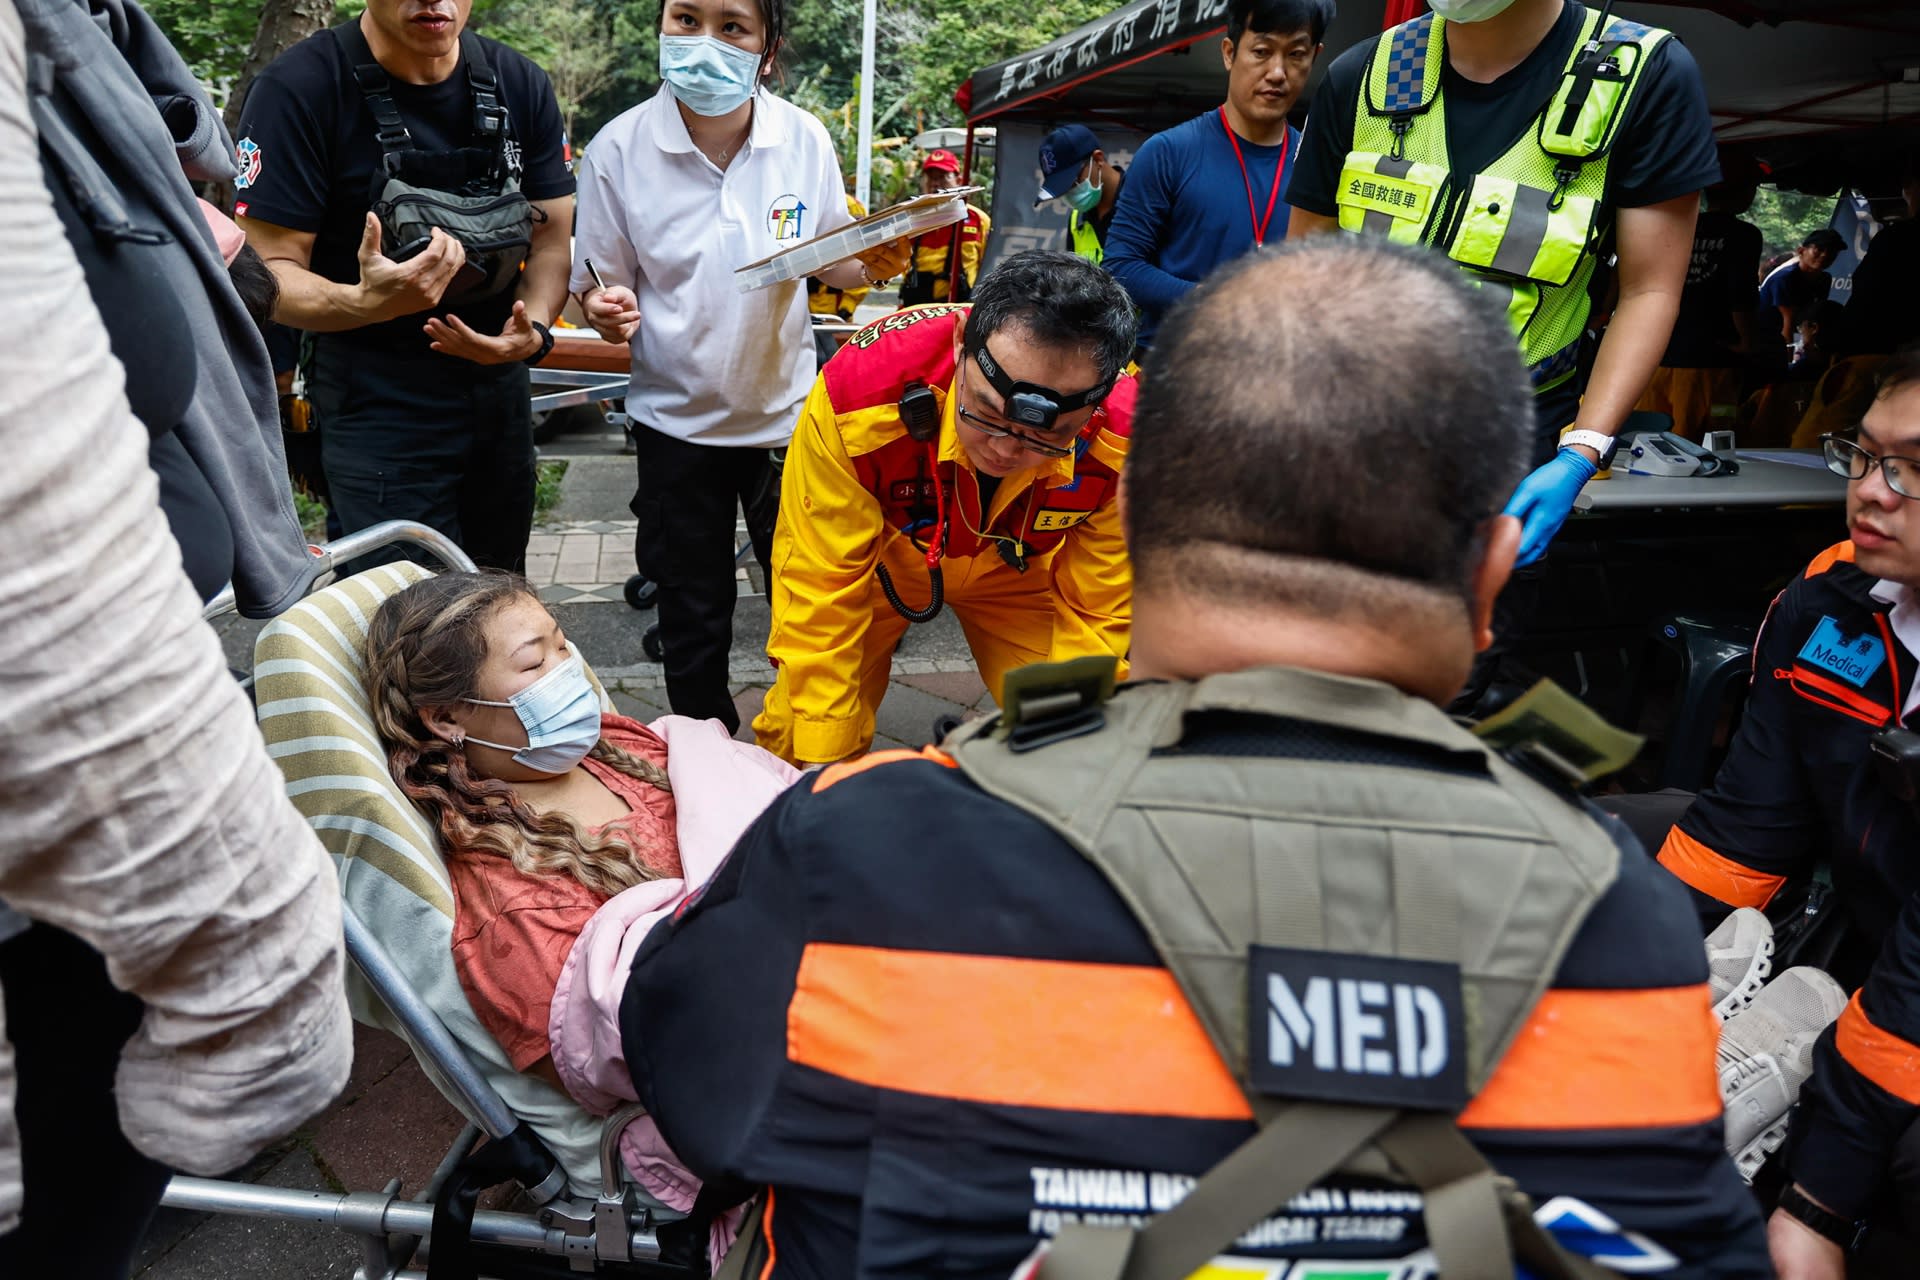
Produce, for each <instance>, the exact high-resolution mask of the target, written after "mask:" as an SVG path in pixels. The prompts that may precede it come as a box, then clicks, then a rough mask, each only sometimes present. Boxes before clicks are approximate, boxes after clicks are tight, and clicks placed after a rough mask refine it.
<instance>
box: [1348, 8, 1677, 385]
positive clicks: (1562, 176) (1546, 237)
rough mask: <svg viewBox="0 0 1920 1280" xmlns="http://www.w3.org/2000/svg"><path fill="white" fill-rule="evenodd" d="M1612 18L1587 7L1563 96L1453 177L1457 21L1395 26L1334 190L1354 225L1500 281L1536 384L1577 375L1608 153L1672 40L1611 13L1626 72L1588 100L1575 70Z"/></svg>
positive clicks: (1608, 36) (1368, 80) (1604, 41)
mask: <svg viewBox="0 0 1920 1280" xmlns="http://www.w3.org/2000/svg"><path fill="white" fill-rule="evenodd" d="M1599 21H1600V16H1599V14H1597V13H1595V12H1593V11H1591V10H1587V11H1586V12H1585V13H1584V14H1583V16H1582V19H1581V31H1580V38H1579V39H1578V40H1576V41H1575V43H1574V48H1573V52H1572V54H1570V55H1569V57H1568V62H1567V66H1566V68H1565V70H1564V71H1563V74H1562V76H1561V79H1560V81H1559V89H1558V91H1557V92H1556V93H1555V95H1554V98H1553V101H1552V102H1550V103H1549V104H1548V105H1547V107H1546V108H1545V109H1544V110H1543V111H1542V113H1541V114H1540V116H1539V117H1536V119H1535V122H1534V126H1533V127H1532V128H1530V129H1528V130H1527V131H1526V133H1525V134H1524V135H1523V136H1522V137H1521V138H1520V140H1519V141H1518V142H1516V143H1515V144H1514V145H1513V146H1512V147H1510V148H1509V149H1508V150H1507V151H1506V152H1505V153H1504V154H1503V155H1501V156H1499V157H1498V158H1496V159H1495V160H1494V161H1493V162H1492V163H1491V164H1489V165H1488V166H1487V167H1486V170H1485V171H1484V172H1481V173H1477V174H1456V173H1454V172H1453V171H1452V168H1451V161H1450V158H1449V156H1448V154H1447V128H1446V108H1445V101H1444V97H1443V95H1442V94H1441V92H1440V80H1441V68H1442V67H1443V66H1444V65H1445V60H1446V22H1445V20H1444V19H1440V18H1435V17H1434V16H1433V15H1431V14H1427V15H1425V16H1423V17H1421V18H1417V19H1415V20H1414V21H1412V22H1408V23H1404V24H1402V25H1401V26H1399V27H1396V28H1395V29H1393V30H1392V31H1388V32H1385V33H1384V34H1382V35H1381V37H1380V40H1379V43H1378V44H1377V45H1376V46H1375V48H1374V52H1373V56H1372V58H1371V59H1370V60H1369V63H1368V67H1367V74H1366V75H1365V76H1364V77H1363V78H1362V82H1361V88H1360V100H1359V102H1358V104H1357V106H1356V108H1355V117H1354V136H1353V149H1352V151H1351V152H1350V153H1349V154H1348V155H1347V157H1346V161H1345V163H1344V165H1343V166H1342V168H1341V173H1340V184H1339V187H1338V189H1337V191H1336V193H1335V195H1336V200H1337V203H1338V206H1339V222H1340V226H1341V229H1342V230H1345V231H1350V232H1355V233H1359V234H1366V235H1384V236H1386V237H1387V238H1388V239H1389V240H1392V241H1394V242H1396V243H1399V244H1429V245H1433V246H1434V247H1436V248H1439V249H1441V250H1443V251H1444V252H1445V253H1446V254H1447V256H1448V257H1451V258H1452V259H1454V260H1455V261H1456V262H1458V263H1460V264H1461V265H1462V266H1463V267H1466V268H1468V269H1469V270H1470V271H1472V272H1473V273H1474V275H1475V276H1476V277H1478V278H1479V279H1480V280H1481V281H1482V282H1483V283H1485V284H1487V285H1488V286H1489V287H1493V288H1498V289H1499V290H1500V291H1501V293H1502V295H1503V300H1504V301H1505V303H1506V308H1507V318H1508V321H1509V323H1510V324H1511V325H1512V327H1513V331H1514V333H1515V335H1516V336H1517V337H1518V338H1519V339H1520V344H1521V349H1522V352H1523V354H1524V356H1525V357H1526V361H1527V364H1528V366H1529V368H1530V369H1531V370H1532V371H1533V381H1534V385H1535V387H1536V388H1537V389H1544V388H1546V387H1550V386H1553V385H1556V384H1557V383H1560V382H1564V381H1565V380H1566V379H1567V378H1568V377H1571V376H1572V373H1573V370H1574V366H1575V361H1574V359H1572V355H1573V352H1574V349H1575V348H1576V347H1577V346H1578V344H1579V341H1580V338H1581V335H1582V333H1583V332H1584V330H1585V328H1586V322H1587V316H1588V313H1589V311H1590V310H1591V300H1590V298H1589V296H1588V286H1589V284H1590V283H1591V281H1592V278H1593V272H1594V269H1595V266H1596V263H1597V260H1598V255H1597V252H1596V251H1597V249H1598V247H1599V245H1600V242H1601V240H1602V238H1603V235H1604V232H1605V229H1606V228H1605V227H1603V226H1602V224H1601V221H1600V219H1601V216H1602V214H1603V213H1608V214H1610V212H1611V211H1610V210H1607V209H1605V207H1604V205H1603V201H1604V198H1605V195H1606V189H1607V166H1608V151H1609V148H1610V147H1611V144H1612V142H1613V138H1614V135H1615V133H1616V132H1617V130H1618V128H1619V124H1620V121H1621V119H1622V118H1623V117H1624V115H1625V113H1626V110H1627V106H1628V103H1629V101H1630V99H1631V97H1632V94H1633V92H1634V89H1635V88H1636V86H1637V85H1638V83H1639V79H1640V72H1641V70H1642V69H1643V68H1644V67H1645V66H1646V63H1647V60H1648V58H1649V57H1650V56H1651V55H1652V53H1653V50H1654V49H1655V48H1656V47H1658V45H1659V43H1660V42H1661V41H1662V40H1664V39H1666V38H1667V34H1668V33H1667V32H1665V31H1661V30H1658V29H1656V28H1653V27H1646V26H1642V25H1641V24H1639V23H1636V22H1630V21H1627V20H1625V19H1617V18H1616V19H1609V20H1608V23H1607V26H1606V29H1605V31H1604V32H1599V34H1600V37H1601V46H1602V49H1603V52H1604V56H1606V57H1608V58H1609V59H1610V60H1611V61H1612V62H1613V63H1614V64H1615V65H1616V66H1617V67H1618V69H1619V71H1620V75H1619V77H1618V78H1604V77H1603V78H1595V79H1593V80H1591V81H1589V82H1588V85H1587V88H1586V91H1585V96H1584V98H1582V99H1580V100H1578V102H1577V104H1576V103H1575V102H1574V101H1572V100H1570V99H1569V97H1568V86H1569V85H1570V84H1571V83H1573V82H1572V81H1571V79H1570V76H1569V74H1567V73H1570V72H1571V71H1572V70H1573V69H1574V66H1575V64H1576V63H1577V61H1578V60H1579V58H1580V56H1581V54H1582V52H1583V50H1585V49H1586V48H1587V46H1588V44H1589V42H1590V41H1591V40H1592V39H1593V38H1594V36H1595V34H1596V32H1598V28H1599ZM1549 148H1551V150H1549Z"/></svg>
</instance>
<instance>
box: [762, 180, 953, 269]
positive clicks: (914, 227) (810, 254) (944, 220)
mask: <svg viewBox="0 0 1920 1280" xmlns="http://www.w3.org/2000/svg"><path fill="white" fill-rule="evenodd" d="M984 190H986V188H985V187H955V188H954V189H952V190H950V191H935V192H931V193H929V194H927V195H921V196H915V197H914V198H913V199H911V200H902V201H901V202H900V203H899V204H896V205H890V206H888V207H887V208H885V209H882V210H880V211H879V212H878V213H870V214H868V215H867V216H866V217H864V218H862V219H860V220H859V221H858V222H854V223H851V224H849V225H848V226H844V227H842V228H840V230H838V231H832V232H828V233H827V234H826V235H824V236H816V237H814V238H813V239H811V240H808V241H806V242H805V243H803V244H797V245H794V246H793V247H792V248H790V249H782V250H781V251H780V252H779V253H776V254H773V255H772V256H771V257H766V258H762V259H760V261H758V262H754V263H749V264H748V265H747V266H744V267H740V268H738V269H737V270H735V271H734V273H733V279H734V283H735V284H737V285H738V286H739V287H740V292H742V293H752V292H753V291H754V290H755V289H765V288H768V287H769V286H772V285H776V284H780V283H782V282H784V281H787V280H804V279H806V278H807V277H808V276H812V275H818V274H819V273H820V272H822V271H825V270H826V269H827V268H829V267H832V266H834V265H835V264H837V263H841V262H845V261H847V259H849V258H852V257H853V256H855V255H856V254H860V253H864V252H866V251H867V250H868V249H874V248H878V247H879V246H880V245H883V244H886V243H888V242H889V241H893V240H898V239H900V238H901V237H903V236H918V235H925V234H926V233H927V232H929V231H938V230H939V229H940V228H942V227H950V226H952V225H954V224H955V223H956V222H960V221H962V220H964V219H965V218H966V216H967V212H968V206H967V197H968V196H970V195H974V194H976V193H978V192H981V191H984Z"/></svg>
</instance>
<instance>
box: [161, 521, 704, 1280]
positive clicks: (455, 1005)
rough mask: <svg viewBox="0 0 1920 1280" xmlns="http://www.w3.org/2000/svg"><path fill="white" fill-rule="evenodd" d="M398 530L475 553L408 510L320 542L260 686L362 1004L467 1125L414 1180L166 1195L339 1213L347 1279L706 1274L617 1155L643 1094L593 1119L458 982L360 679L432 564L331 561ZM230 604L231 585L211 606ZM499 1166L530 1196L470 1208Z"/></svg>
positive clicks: (268, 653)
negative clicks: (402, 598) (510, 1051)
mask: <svg viewBox="0 0 1920 1280" xmlns="http://www.w3.org/2000/svg"><path fill="white" fill-rule="evenodd" d="M391 546H406V547H410V548H414V549H418V550H421V551H425V552H428V553H430V554H431V555H433V556H435V557H437V558H438V559H440V560H441V561H442V562H443V563H444V564H445V565H447V566H448V567H449V568H453V569H460V570H471V569H472V568H473V567H474V566H473V562H472V561H471V560H470V559H468V558H467V556H466V554H465V553H464V552H462V551H461V550H460V548H459V547H458V546H456V545H454V544H453V543H452V542H451V541H449V540H448V539H447V538H445V537H444V536H442V535H440V534H438V533H436V532H435V531H433V530H432V529H429V528H427V527H425V526H423V525H417V524H411V523H408V522H403V521H394V522H390V523H387V524H383V525H377V526H375V527H373V528H370V529H366V530H362V531H361V532H359V533H356V534H352V535H349V536H348V537H346V538H343V539H340V540H338V541H336V542H333V543H331V544H328V545H326V546H320V547H315V548H314V549H313V550H314V554H315V555H316V556H317V557H321V558H323V559H325V560H327V561H328V566H329V567H328V570H327V572H324V573H323V574H321V575H319V576H317V577H316V579H315V582H316V586H317V588H318V589H317V590H315V591H314V592H313V593H312V594H310V595H309V596H308V597H307V598H306V599H305V600H302V601H301V602H300V603H299V604H297V605H295V606H294V607H293V608H291V609H289V610H288V611H287V612H286V613H284V614H282V615H281V616H280V617H279V618H276V619H275V620H273V621H272V622H270V623H269V624H267V626H266V627H265V628H264V629H263V630H262V631H261V632H260V635H259V637H258V639H257V641H256V643H255V647H254V669H253V673H252V675H253V681H254V685H253V689H254V699H255V704H256V707H257V709H258V711H257V714H258V718H259V723H260V727H261V732H262V735H263V736H264V738H265V739H266V743H267V749H268V752H269V754H271V755H272V756H273V757H274V759H275V761H276V763H278V764H279V766H280V769H281V771H282V773H283V774H284V775H285V776H286V779H287V791H288V795H289V796H290V797H291V798H292V799H293V802H294V804H295V805H296V806H297V807H298V808H299V809H300V810H301V812H302V814H303V815H304V816H305V817H306V818H307V821H308V822H309V823H310V824H311V825H312V827H313V828H314V830H315V831H316V833H317V834H318V835H319V837H320V840H321V842H322V844H324V845H325V846H326V848H327V850H328V852H329V853H330V854H332V855H333V857H334V861H335V865H336V867H337V869H338V871H339V874H340V889H341V896H342V898H343V904H342V905H343V908H344V910H343V915H344V918H345V926H346V947H347V954H348V957H349V959H350V960H351V961H352V963H351V965H350V966H349V973H348V980H347V989H348V1002H349V1005H350V1007H351V1009H352V1012H353V1016H354V1017H355V1019H356V1020H358V1021H361V1022H364V1023H367V1024H369V1025H372V1026H378V1027H382V1028H385V1029H387V1030H390V1031H392V1032H394V1033H396V1034H398V1035H399V1036H401V1037H402V1038H403V1039H405V1040H406V1042H407V1043H408V1045H409V1046H410V1047H411V1048H412V1050H413V1053H414V1055H415V1057H416V1058H417V1059H418V1061H419V1063H420V1066H421V1068H422V1069H423V1071H424V1072H425V1073H426V1075H427V1077H428V1078H429V1079H430V1080H432V1082H433V1083H434V1085H435V1087H436V1088H438V1089H439V1090H440V1092H441V1093H442V1094H444V1095H445V1096H446V1098H447V1099H448V1101H449V1102H451V1103H452V1104H453V1105H454V1106H455V1107H456V1108H458V1109H459V1110H460V1112H461V1113H462V1114H463V1115H465V1117H466V1118H467V1121H468V1124H467V1127H466V1128H465V1130H463V1131H462V1133H461V1134H460V1135H459V1137H458V1138H457V1139H456V1140H455V1142H454V1144H453V1146H452V1147H451V1148H450V1149H449V1150H448V1151H447V1152H446V1154H445V1156H444V1157H443V1158H442V1160H441V1161H440V1164H439V1167H438V1169H437V1170H436V1171H435V1173H434V1174H433V1176H432V1178H431V1180H430V1181H429V1183H428V1185H427V1186H426V1187H424V1188H419V1189H417V1190H414V1191H412V1192H411V1195H410V1198H407V1197H403V1195H402V1188H401V1186H400V1183H399V1180H398V1179H394V1180H392V1181H390V1182H389V1183H388V1184H387V1185H386V1186H385V1187H384V1188H380V1189H371V1188H370V1189H366V1190H357V1191H354V1192H351V1193H348V1194H339V1195H333V1194H322V1193H316V1192H310V1191H295V1190H288V1189H282V1188H275V1187H269V1186H260V1185H256V1184H252V1183H245V1182H228V1181H221V1180H217V1179H208V1178H190V1177H183V1176H176V1177H174V1178H173V1179H172V1181H171V1182H170V1183H169V1184H168V1187H167V1191H166V1195H165V1197H164V1199H163V1200H162V1204H164V1205H166V1206H167V1207H170V1208H175V1209H185V1210H194V1211H199V1212H206V1213H217V1214H234V1215H240V1216H244V1217H254V1218H271V1219H278V1220H282V1221H289V1222H301V1223H309V1224H312V1225H315V1226H322V1227H333V1228H337V1229H339V1230H342V1231H346V1232H348V1233H350V1234H353V1235H356V1236H358V1237H359V1238H360V1241H361V1257H362V1262H361V1265H360V1266H359V1268H358V1269H356V1271H355V1272H354V1273H353V1274H354V1280H469V1278H471V1277H476V1276H480V1275H487V1276H501V1277H515V1278H518V1277H523V1276H525V1277H532V1276H563V1275H565V1276H576V1275H580V1274H603V1275H615V1276H636V1277H662V1278H666V1277H673V1278H682V1277H686V1276H688V1275H691V1274H695V1273H696V1272H697V1273H698V1274H702V1275H704V1274H705V1268H706V1260H705V1254H704V1250H705V1231H704V1228H696V1224H694V1223H691V1222H685V1221H682V1220H681V1219H680V1217H679V1215H677V1214H674V1213H672V1212H671V1211H669V1210H666V1209H664V1208H663V1207H662V1206H661V1205H660V1204H659V1203H658V1202H657V1201H654V1200H652V1199H651V1198H650V1197H648V1196H646V1195H645V1194H644V1193H643V1192H642V1191H640V1190H639V1189H638V1188H637V1187H635V1186H634V1185H633V1184H632V1182H631V1180H630V1179H629V1178H628V1177H627V1176H626V1173H625V1171H624V1169H623V1167H622V1165H621V1161H620V1156H619V1150H618V1140H619V1135H620V1132H621V1130H622V1129H624V1128H625V1127H626V1125H627V1124H629V1123H631V1122H632V1121H633V1120H635V1119H637V1118H638V1117H639V1116H640V1115H643V1114H644V1112H643V1111H642V1110H641V1108H639V1107H637V1106H635V1107H627V1108H625V1109H623V1110H621V1111H619V1112H616V1113H615V1114H614V1115H612V1116H610V1117H608V1118H606V1119H605V1120H601V1119H599V1118H596V1117H594V1116H592V1115H589V1114H588V1113H587V1112H586V1111H585V1110H584V1109H583V1108H581V1107H580V1106H578V1105H577V1104H576V1103H574V1102H573V1100H572V1099H571V1098H568V1097H567V1096H565V1095H564V1094H562V1093H560V1092H559V1091H558V1090H556V1089H554V1088H553V1087H552V1086H550V1085H548V1084H546V1083H544V1082H543V1081H540V1080H538V1079H536V1078H534V1077H532V1076H528V1075H523V1074H521V1073H519V1072H517V1071H515V1070H514V1069H513V1067H512V1065H511V1064H510V1062H509V1061H508V1058H507V1055H506V1053H505V1051H504V1050H503V1049H501V1048H500V1046H499V1045H498V1044H497V1043H495V1041H494V1040H493V1038H492V1037H491V1036H490V1035H489V1034H488V1033H487V1031H486V1029H485V1028H484V1027H483V1026H482V1025H481V1024H480V1022H479V1020H478V1019H477V1018H476V1017H475V1016H474V1015H473V1012H472V1010H471V1008H470V1006H469V1005H468V1003H467V1000H466V996H465V994H464V993H463V991H462V990H461V988H460V984H459V978H458V974H457V973H456V971H455V969H454V965H453V954H452V928H453V897H452V888H451V884H450V882H449V880H448V878H447V873H446V869H445V866H444V864H443V863H442V861H441V858H440V855H439V852H438V849H437V840H436V837H435V834H434V833H433V832H432V831H431V830H430V828H429V827H428V825H427V823H426V821H425V819H424V818H423V817H422V816H421V815H420V813H419V812H418V811H417V810H415V809H414V808H413V806H412V805H411V804H410V803H409V802H408V801H407V800H406V798H405V797H404V796H403V795H402V794H401V793H400V790H399V788H398V787H396V786H395V785H394V783H393V780H392V778H391V776H390V775H389V773H388V771H387V764H386V756H385V752H384V750H383V748H382V746H381V744H380V740H379V737H378V735H377V734H376V732H375V730H374V726H373V721H372V717H371V714H370V712H369V710H368V705H367V695H366V687H365V660H364V657H363V653H364V646H365V639H366V628H367V626H368V624H369V623H370V622H371V621H372V618H373V615H374V612H375V611H376V610H377V609H378V608H379V606H380V603H381V601H383V600H385V599H386V598H387V597H388V596H390V595H392V594H394V593H395V592H398V591H399V590H401V589H403V588H404V587H406V586H407V585H408V584H410V583H413V582H416V581H419V580H420V579H422V578H424V577H427V576H429V574H430V572H431V571H430V570H428V569H426V568H424V567H422V566H420V565H418V564H413V563H407V562H402V563H397V564H389V565H382V566H380V567H378V568H375V569H370V570H367V571H366V572H364V573H360V574H357V575H355V576H354V577H352V578H348V579H346V580H344V581H338V582H335V581H332V575H331V566H332V565H333V564H337V563H344V562H346V561H349V560H351V559H353V558H354V557H355V556H359V555H363V554H365V553H367V552H369V551H373V550H377V549H380V548H383V547H391ZM231 609H232V597H231V595H230V594H223V595H222V596H221V597H216V598H215V599H214V600H213V601H212V602H210V603H209V605H208V606H207V610H206V612H207V614H208V616H209V617H212V616H217V615H218V614H220V613H223V612H227V611H230V610H231ZM588 675H589V678H590V679H593V681H594V687H595V688H596V689H598V690H599V691H600V695H601V701H602V705H603V707H608V708H609V709H610V704H609V703H608V701H607V698H606V692H605V690H604V688H602V687H601V686H600V684H599V681H598V679H597V678H595V677H593V675H592V673H591V672H589V673H588ZM483 1140H484V1141H483ZM504 1182H512V1183H517V1184H518V1186H519V1188H520V1189H521V1194H520V1195H519V1196H518V1198H517V1200H516V1203H518V1204H523V1205H524V1206H525V1208H523V1209H517V1210H512V1211H509V1210H491V1209H476V1208H475V1200H476V1197H477V1194H478V1192H479V1191H480V1190H481V1189H483V1188H484V1187H487V1186H492V1185H498V1184H501V1183H504ZM416 1255H420V1256H424V1257H425V1258H426V1259H427V1265H426V1269H425V1270H424V1271H422V1270H418V1269H414V1266H413V1264H414V1259H415V1257H416ZM343 1280H344V1277H343Z"/></svg>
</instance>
